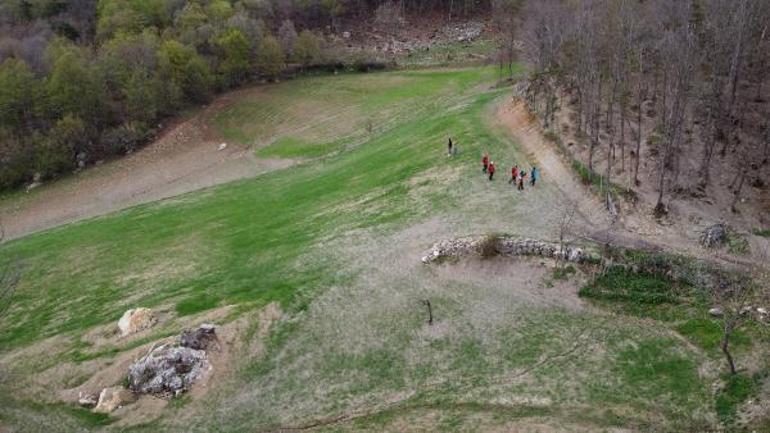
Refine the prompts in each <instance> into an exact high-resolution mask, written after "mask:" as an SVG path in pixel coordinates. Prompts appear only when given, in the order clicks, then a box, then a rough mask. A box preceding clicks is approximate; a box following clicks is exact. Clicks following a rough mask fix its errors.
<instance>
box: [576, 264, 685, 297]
mask: <svg viewBox="0 0 770 433" xmlns="http://www.w3.org/2000/svg"><path fill="white" fill-rule="evenodd" d="M579 295H580V296H582V297H585V298H592V299H602V300H608V301H620V302H628V303H634V304H650V305H659V304H666V303H669V304H675V303H677V302H678V301H679V294H678V293H677V287H676V284H675V283H674V282H673V281H672V280H671V279H669V278H666V277H663V276H660V275H653V274H648V273H637V272H633V271H631V270H629V269H626V268H623V267H613V268H611V269H609V270H608V271H607V272H605V273H604V274H602V275H600V276H599V277H597V278H596V279H595V280H594V281H593V282H592V283H591V284H588V285H586V286H584V287H583V288H581V289H580V292H579Z"/></svg>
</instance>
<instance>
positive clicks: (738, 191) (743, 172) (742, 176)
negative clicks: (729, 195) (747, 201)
mask: <svg viewBox="0 0 770 433" xmlns="http://www.w3.org/2000/svg"><path fill="white" fill-rule="evenodd" d="M739 170H740V171H741V172H740V175H739V178H740V180H739V181H738V188H736V189H735V193H734V194H735V196H734V197H733V204H732V205H730V210H732V211H733V212H736V211H737V209H736V208H735V206H736V205H737V204H738V200H739V199H740V198H741V190H742V189H743V182H744V181H745V180H746V169H745V168H744V167H741V168H739Z"/></svg>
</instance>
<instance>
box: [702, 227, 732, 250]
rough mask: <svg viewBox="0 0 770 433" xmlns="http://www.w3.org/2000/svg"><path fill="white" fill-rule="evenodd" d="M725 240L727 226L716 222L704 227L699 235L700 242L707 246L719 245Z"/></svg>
mask: <svg viewBox="0 0 770 433" xmlns="http://www.w3.org/2000/svg"><path fill="white" fill-rule="evenodd" d="M726 240H727V226H725V225H724V224H722V223H717V224H714V225H711V226H708V227H706V228H705V229H704V230H703V232H701V235H700V243H701V244H702V245H703V246H705V247H708V248H715V247H718V246H721V245H722V244H724V243H725V241H726Z"/></svg>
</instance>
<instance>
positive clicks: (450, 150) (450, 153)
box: [446, 137, 452, 156]
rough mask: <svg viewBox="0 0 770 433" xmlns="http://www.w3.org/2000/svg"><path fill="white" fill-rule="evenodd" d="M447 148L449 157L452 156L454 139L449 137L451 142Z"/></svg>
mask: <svg viewBox="0 0 770 433" xmlns="http://www.w3.org/2000/svg"><path fill="white" fill-rule="evenodd" d="M446 147H447V156H452V137H449V142H448V143H447V145H446Z"/></svg>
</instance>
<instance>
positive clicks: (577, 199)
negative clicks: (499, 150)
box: [497, 99, 610, 228]
mask: <svg viewBox="0 0 770 433" xmlns="http://www.w3.org/2000/svg"><path fill="white" fill-rule="evenodd" d="M497 117H498V121H499V122H500V124H501V125H503V126H504V127H505V128H506V129H507V130H508V131H509V132H510V134H511V135H512V136H513V137H514V139H515V140H516V143H517V144H519V145H520V146H521V148H522V150H523V151H524V152H526V153H527V156H528V157H529V158H530V159H531V160H534V161H537V164H538V167H539V169H540V171H541V173H542V177H543V179H546V180H547V181H548V182H552V183H554V184H556V185H557V186H558V188H559V189H560V190H561V191H562V192H563V193H564V195H565V196H566V197H568V198H569V199H570V200H572V201H573V202H574V203H575V205H576V206H577V211H578V212H579V213H580V214H581V216H583V219H585V220H586V221H589V222H591V223H592V226H593V227H594V228H598V227H608V226H609V223H610V219H609V215H608V214H607V212H606V211H605V210H604V208H603V205H602V203H601V202H600V201H599V200H598V198H597V197H596V196H595V195H593V194H591V193H590V192H589V191H587V190H586V188H585V187H584V186H583V185H582V184H581V183H580V180H579V179H578V177H577V176H576V175H575V173H574V172H573V171H572V169H571V168H570V167H569V166H568V165H567V163H566V162H565V161H564V158H563V157H562V156H561V155H559V154H558V153H557V151H556V149H555V148H554V146H550V145H547V143H546V139H545V137H544V136H543V133H542V131H541V129H540V125H539V124H538V122H537V119H535V118H534V117H533V116H532V114H531V113H530V112H529V110H527V108H526V106H525V105H524V104H523V103H521V102H518V101H516V100H513V99H511V100H507V101H505V102H503V103H502V104H500V106H499V107H498V109H497Z"/></svg>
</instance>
